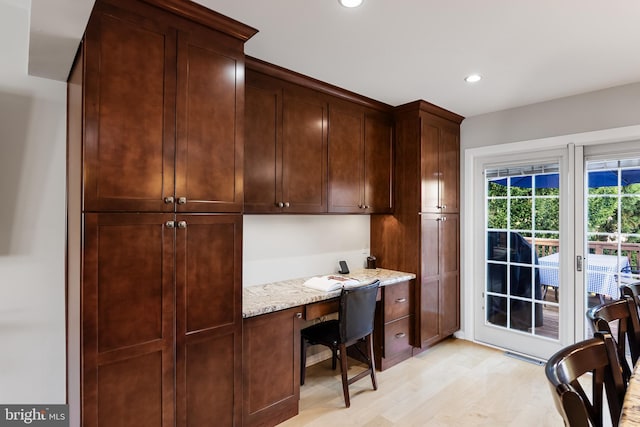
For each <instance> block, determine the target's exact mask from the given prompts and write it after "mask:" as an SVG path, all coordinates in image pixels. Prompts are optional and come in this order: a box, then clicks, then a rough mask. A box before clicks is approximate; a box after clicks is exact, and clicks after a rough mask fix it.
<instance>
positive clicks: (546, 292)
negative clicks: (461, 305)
mask: <svg viewBox="0 0 640 427" xmlns="http://www.w3.org/2000/svg"><path fill="white" fill-rule="evenodd" d="M558 168H559V165H558V164H550V165H530V166H517V167H504V168H500V169H487V170H485V180H486V185H485V191H486V224H485V226H486V242H487V245H486V248H487V252H486V257H485V263H486V271H487V275H486V282H485V285H486V286H485V300H484V302H485V322H486V324H488V325H492V326H495V327H499V328H505V329H507V330H512V331H514V333H526V334H530V335H537V336H541V337H547V338H552V339H556V340H557V339H558V335H559V334H558V331H559V329H558V319H559V300H558V295H559V292H558V287H559V280H558V278H559V274H558V271H559V266H558V263H559V258H558V257H559V254H558V251H559V231H560V230H559V223H560V213H559V210H560V190H559V175H558Z"/></svg>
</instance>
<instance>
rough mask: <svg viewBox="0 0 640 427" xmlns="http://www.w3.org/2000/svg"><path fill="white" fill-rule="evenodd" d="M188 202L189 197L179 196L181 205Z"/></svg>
mask: <svg viewBox="0 0 640 427" xmlns="http://www.w3.org/2000/svg"><path fill="white" fill-rule="evenodd" d="M186 203H187V198H186V197H178V204H179V205H184V204H186Z"/></svg>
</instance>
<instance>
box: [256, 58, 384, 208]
mask: <svg viewBox="0 0 640 427" xmlns="http://www.w3.org/2000/svg"><path fill="white" fill-rule="evenodd" d="M244 169H245V175H244V211H245V213H326V212H329V213H361V214H369V213H389V212H391V210H392V207H393V196H392V174H393V172H392V171H393V119H392V115H391V108H390V107H389V106H386V105H385V104H381V103H378V102H376V101H372V100H369V99H367V98H364V97H360V96H358V95H355V94H352V93H350V92H347V91H344V90H342V89H339V88H336V87H333V86H330V85H328V84H326V83H322V82H318V81H317V80H313V79H311V78H309V77H305V76H302V75H299V74H296V73H294V72H292V71H289V70H285V69H282V68H279V67H276V66H274V65H271V64H267V63H264V62H262V61H259V60H256V59H251V58H250V59H248V61H247V73H246V98H245V163H244Z"/></svg>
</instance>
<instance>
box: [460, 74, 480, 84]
mask: <svg viewBox="0 0 640 427" xmlns="http://www.w3.org/2000/svg"><path fill="white" fill-rule="evenodd" d="M480 80H482V76H481V75H480V74H470V75H468V76H467V77H465V78H464V81H465V82H467V83H475V82H479V81H480Z"/></svg>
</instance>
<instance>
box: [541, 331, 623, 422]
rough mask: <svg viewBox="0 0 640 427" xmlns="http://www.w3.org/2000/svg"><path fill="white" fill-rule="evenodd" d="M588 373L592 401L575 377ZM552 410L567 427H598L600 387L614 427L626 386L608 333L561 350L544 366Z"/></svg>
mask: <svg viewBox="0 0 640 427" xmlns="http://www.w3.org/2000/svg"><path fill="white" fill-rule="evenodd" d="M587 372H591V373H592V374H593V375H592V377H591V381H592V388H593V391H592V394H591V396H592V399H591V400H589V398H588V397H587V394H586V393H585V391H584V389H583V388H582V386H581V385H580V383H579V382H578V378H580V377H581V376H583V375H584V374H586V373H587ZM545 374H546V376H547V379H548V380H549V386H550V387H551V393H552V394H553V398H554V403H555V405H556V409H557V410H558V412H559V413H560V415H562V418H563V419H564V424H565V426H567V427H583V426H584V427H589V426H593V427H602V425H603V414H604V407H603V393H602V388H603V386H604V389H605V393H606V396H607V403H608V406H609V414H610V415H611V421H612V423H613V425H614V426H617V425H618V420H619V419H620V412H621V411H622V402H623V399H624V393H625V392H626V383H625V382H624V380H623V379H622V373H621V371H620V365H619V362H618V353H617V351H616V345H615V342H614V341H613V338H612V337H611V335H610V334H608V333H601V332H596V334H595V337H594V338H591V339H589V340H585V341H581V342H578V343H576V344H573V345H570V346H568V347H565V348H564V349H562V350H560V351H558V352H557V353H556V354H554V355H553V356H551V358H550V359H549V360H548V361H547V365H546V367H545Z"/></svg>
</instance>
